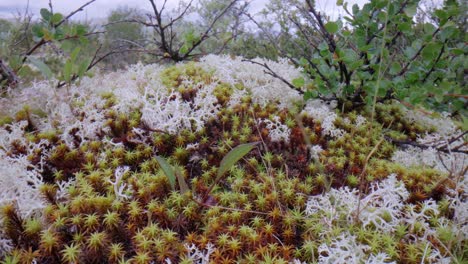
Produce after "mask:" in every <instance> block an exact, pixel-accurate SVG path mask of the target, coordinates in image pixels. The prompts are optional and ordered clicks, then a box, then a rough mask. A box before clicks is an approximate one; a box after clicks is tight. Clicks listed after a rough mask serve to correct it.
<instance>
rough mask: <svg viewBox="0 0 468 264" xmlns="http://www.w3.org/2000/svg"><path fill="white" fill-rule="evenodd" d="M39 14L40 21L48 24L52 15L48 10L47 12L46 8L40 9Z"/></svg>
mask: <svg viewBox="0 0 468 264" xmlns="http://www.w3.org/2000/svg"><path fill="white" fill-rule="evenodd" d="M40 13H41V17H42V19H44V20H45V21H47V22H50V19H51V17H52V13H51V12H50V11H49V10H47V9H46V8H41V11H40Z"/></svg>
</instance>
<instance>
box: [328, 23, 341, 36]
mask: <svg viewBox="0 0 468 264" xmlns="http://www.w3.org/2000/svg"><path fill="white" fill-rule="evenodd" d="M325 29H326V30H327V31H328V32H329V33H331V34H335V33H336V32H338V29H339V26H338V23H336V22H328V23H326V24H325Z"/></svg>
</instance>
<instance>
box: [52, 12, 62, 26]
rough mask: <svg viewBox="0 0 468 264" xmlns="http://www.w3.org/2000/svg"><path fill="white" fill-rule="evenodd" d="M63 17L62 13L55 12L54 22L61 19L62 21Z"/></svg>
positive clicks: (56, 22)
mask: <svg viewBox="0 0 468 264" xmlns="http://www.w3.org/2000/svg"><path fill="white" fill-rule="evenodd" d="M62 19H63V15H62V14H60V13H55V14H54V15H53V16H52V20H51V22H52V24H54V25H56V24H58V23H59V22H60V21H62Z"/></svg>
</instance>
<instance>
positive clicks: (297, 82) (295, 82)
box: [292, 77, 305, 88]
mask: <svg viewBox="0 0 468 264" xmlns="http://www.w3.org/2000/svg"><path fill="white" fill-rule="evenodd" d="M292 84H293V85H294V86H296V87H297V88H300V87H302V86H304V84H305V81H304V78H302V77H299V78H296V79H294V80H292Z"/></svg>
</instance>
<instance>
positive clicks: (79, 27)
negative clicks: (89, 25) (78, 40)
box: [75, 25, 87, 36]
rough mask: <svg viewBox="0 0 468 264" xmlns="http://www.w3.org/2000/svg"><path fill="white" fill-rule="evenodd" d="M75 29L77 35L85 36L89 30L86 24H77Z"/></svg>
mask: <svg viewBox="0 0 468 264" xmlns="http://www.w3.org/2000/svg"><path fill="white" fill-rule="evenodd" d="M75 30H76V35H78V36H83V35H84V34H86V32H87V30H86V26H84V25H76V28H75Z"/></svg>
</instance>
